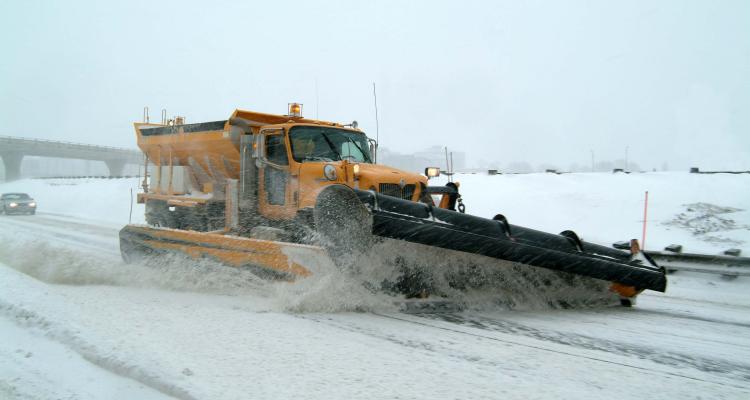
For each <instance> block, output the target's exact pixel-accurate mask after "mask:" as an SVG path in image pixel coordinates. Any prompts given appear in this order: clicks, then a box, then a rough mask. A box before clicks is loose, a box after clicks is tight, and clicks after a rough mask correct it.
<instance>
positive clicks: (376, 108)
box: [372, 82, 380, 143]
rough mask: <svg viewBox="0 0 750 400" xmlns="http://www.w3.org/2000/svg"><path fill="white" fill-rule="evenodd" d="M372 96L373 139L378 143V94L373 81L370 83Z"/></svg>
mask: <svg viewBox="0 0 750 400" xmlns="http://www.w3.org/2000/svg"><path fill="white" fill-rule="evenodd" d="M372 97H373V98H374V99H375V141H376V142H378V143H380V124H379V122H378V94H377V92H375V82H373V83H372Z"/></svg>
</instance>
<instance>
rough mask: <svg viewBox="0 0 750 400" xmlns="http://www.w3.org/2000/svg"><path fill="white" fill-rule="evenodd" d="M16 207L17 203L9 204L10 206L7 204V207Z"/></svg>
mask: <svg viewBox="0 0 750 400" xmlns="http://www.w3.org/2000/svg"><path fill="white" fill-rule="evenodd" d="M17 205H18V203H10V204H8V207H15V206H17Z"/></svg>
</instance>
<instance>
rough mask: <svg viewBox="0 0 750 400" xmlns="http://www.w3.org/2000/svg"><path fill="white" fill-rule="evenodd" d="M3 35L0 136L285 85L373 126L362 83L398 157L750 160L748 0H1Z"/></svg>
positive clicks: (385, 141)
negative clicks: (436, 152) (431, 151)
mask: <svg viewBox="0 0 750 400" xmlns="http://www.w3.org/2000/svg"><path fill="white" fill-rule="evenodd" d="M0 33H1V34H0V47H1V48H2V55H1V56H0V135H13V136H24V137H36V138H47V139H56V140H68V141H75V142H84V143H93V144H105V145H112V146H121V147H134V146H135V143H134V142H135V140H134V133H133V129H132V122H135V121H138V120H140V119H141V115H142V110H143V106H149V107H150V108H151V116H152V120H154V119H158V118H159V110H161V109H162V108H166V109H167V110H168V111H169V114H170V116H171V115H174V114H178V115H184V116H186V117H187V121H188V122H199V121H210V120H220V119H226V118H227V117H228V116H229V115H230V113H231V112H232V111H233V110H234V109H235V108H244V109H251V110H258V111H263V112H271V113H284V112H285V111H286V105H287V103H288V102H292V101H299V102H302V103H304V107H305V108H304V110H305V114H306V116H309V117H315V116H316V115H319V116H320V118H321V119H327V120H335V121H342V122H349V121H351V120H357V121H359V122H360V125H361V127H362V128H363V129H364V130H365V131H366V132H367V133H368V134H369V135H370V136H371V137H374V136H375V118H374V110H373V97H372V83H373V82H375V83H376V84H377V89H378V103H379V112H380V140H381V144H382V145H383V146H385V147H387V148H389V149H392V150H395V151H400V152H403V153H408V152H411V151H416V150H420V149H423V148H426V147H429V146H431V145H441V146H442V145H447V146H449V147H450V148H452V149H455V150H462V151H465V152H466V153H467V155H468V157H469V160H468V164H469V165H479V163H480V162H482V160H483V162H484V163H487V162H495V163H498V164H499V165H501V166H502V165H506V164H508V163H510V162H514V161H525V162H529V163H531V164H534V165H538V164H541V163H550V164H555V165H559V166H560V167H562V168H565V167H567V166H568V165H570V164H571V163H578V164H583V165H588V164H590V162H591V151H592V150H593V151H594V153H595V155H596V158H597V160H613V159H616V158H624V153H625V147H626V146H627V147H628V148H629V156H630V159H631V160H632V161H635V162H637V163H638V164H639V165H640V166H641V167H643V168H648V169H650V168H654V167H655V168H661V166H662V164H663V163H664V162H667V163H668V164H669V166H670V167H671V168H672V169H684V168H688V167H689V166H700V167H701V168H702V169H740V168H741V169H750V1H743V0H739V1H727V0H721V1H717V0H711V1H666V0H660V1H539V2H537V1H523V2H521V1H487V2H473V1H446V2H440V1H424V2H422V1H393V2H377V4H376V2H355V1H341V2H334V1H330V2H315V1H303V2H294V1H279V2H269V1H265V2H250V1H237V2H226V3H224V2H221V1H196V2H188V1H175V2H157V1H118V2H106V1H91V2H84V1H74V0H70V1H57V2H52V1H32V0H29V1H21V0H17V1H3V2H2V4H0ZM316 87H317V91H316ZM316 92H317V95H316ZM316 106H317V107H316Z"/></svg>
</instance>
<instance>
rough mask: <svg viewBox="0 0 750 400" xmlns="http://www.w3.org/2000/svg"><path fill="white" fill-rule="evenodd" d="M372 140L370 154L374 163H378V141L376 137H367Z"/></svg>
mask: <svg viewBox="0 0 750 400" xmlns="http://www.w3.org/2000/svg"><path fill="white" fill-rule="evenodd" d="M367 140H368V141H369V142H370V154H371V155H372V163H373V164H377V163H378V142H377V141H375V140H374V139H367Z"/></svg>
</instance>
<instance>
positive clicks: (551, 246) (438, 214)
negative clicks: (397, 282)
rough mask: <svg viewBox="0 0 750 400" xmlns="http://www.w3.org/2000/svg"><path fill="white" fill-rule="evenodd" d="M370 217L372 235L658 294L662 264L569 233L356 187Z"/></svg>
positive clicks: (663, 285) (663, 283)
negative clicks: (486, 216) (635, 257)
mask: <svg viewBox="0 0 750 400" xmlns="http://www.w3.org/2000/svg"><path fill="white" fill-rule="evenodd" d="M355 192H356V194H357V196H358V197H359V199H360V200H361V201H362V202H363V203H364V204H365V205H366V206H367V207H368V208H369V209H370V211H371V212H372V215H373V225H372V233H373V234H374V235H377V236H382V237H387V238H392V239H399V240H405V241H408V242H413V243H420V244H424V245H428V246H435V247H440V248H444V249H450V250H456V251H461V252H466V253H471V254H480V255H483V256H487V257H492V258H497V259H501V260H506V261H511V262H515V263H519V264H526V265H531V266H535V267H542V268H547V269H551V270H556V271H564V272H568V273H572V274H577V275H582V276H588V277H591V278H595V279H601V280H605V281H609V282H614V283H617V284H620V285H625V286H630V287H633V288H636V289H637V290H638V291H640V290H644V289H650V290H655V291H660V292H663V291H665V290H666V285H667V280H666V276H665V272H664V270H663V269H662V268H660V267H658V266H656V265H655V264H653V265H650V264H651V263H650V262H648V261H647V262H643V261H642V260H635V259H631V258H633V257H631V256H630V254H629V253H625V252H622V251H618V250H615V249H610V248H608V247H605V246H600V245H596V244H592V243H583V242H582V241H581V240H580V239H578V237H577V236H576V234H575V233H573V232H572V231H565V232H563V233H562V234H560V235H555V234H550V233H545V232H540V231H537V230H533V229H529V228H524V227H521V226H517V225H510V224H509V223H508V222H507V220H506V219H505V218H504V217H503V216H502V215H498V216H496V217H495V219H493V220H489V219H485V218H480V217H475V216H472V215H466V214H461V213H458V212H455V211H450V210H445V209H441V208H436V207H432V206H429V205H426V204H422V203H415V202H411V201H407V200H401V199H398V198H395V197H390V196H384V195H381V194H378V193H375V192H372V191H362V190H355Z"/></svg>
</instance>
